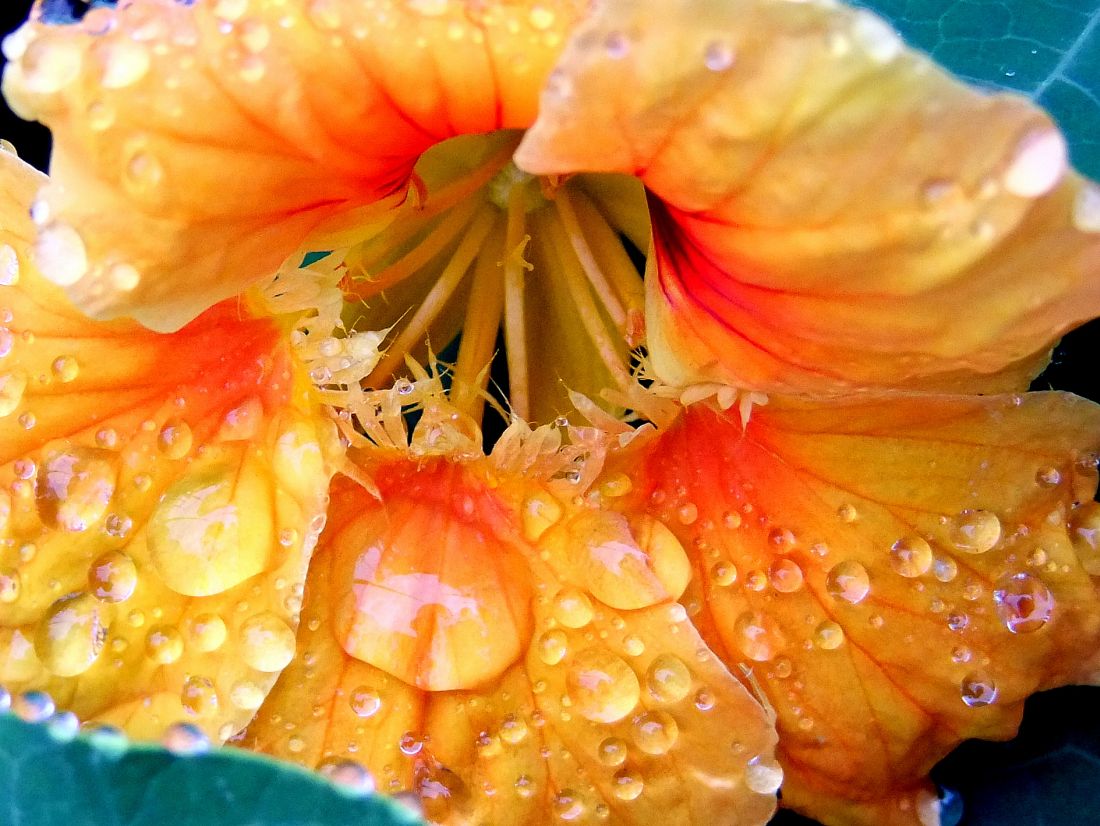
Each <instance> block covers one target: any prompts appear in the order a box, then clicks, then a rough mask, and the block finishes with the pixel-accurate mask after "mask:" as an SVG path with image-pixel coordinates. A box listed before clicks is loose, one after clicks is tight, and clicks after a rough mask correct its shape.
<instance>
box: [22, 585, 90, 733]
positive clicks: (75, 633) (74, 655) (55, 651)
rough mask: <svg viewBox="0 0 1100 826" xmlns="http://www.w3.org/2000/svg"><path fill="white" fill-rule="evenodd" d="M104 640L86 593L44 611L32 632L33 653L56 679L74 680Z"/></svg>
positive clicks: (69, 598) (68, 597) (71, 597)
mask: <svg viewBox="0 0 1100 826" xmlns="http://www.w3.org/2000/svg"><path fill="white" fill-rule="evenodd" d="M106 640H107V625H106V622H105V618H104V615H103V608H102V607H101V604H100V603H99V602H98V601H97V600H96V599H95V598H94V597H92V596H90V595H89V594H81V593H76V594H70V595H69V596H66V597H62V598H61V599H59V600H58V601H57V602H55V603H54V604H53V605H51V606H50V607H49V609H48V610H47V611H46V614H45V616H44V617H43V618H42V620H41V621H40V622H39V623H38V628H37V629H36V631H35V635H34V650H35V653H36V654H37V655H38V659H39V660H41V661H42V664H43V665H44V666H46V668H48V669H49V670H50V671H51V672H53V674H55V675H56V676H58V677H75V676H77V675H78V674H83V673H84V672H85V671H87V670H88V669H89V668H91V667H92V664H93V663H94V662H95V661H96V658H97V657H99V654H100V652H101V651H102V650H103V644H104V642H106ZM51 713H52V712H51Z"/></svg>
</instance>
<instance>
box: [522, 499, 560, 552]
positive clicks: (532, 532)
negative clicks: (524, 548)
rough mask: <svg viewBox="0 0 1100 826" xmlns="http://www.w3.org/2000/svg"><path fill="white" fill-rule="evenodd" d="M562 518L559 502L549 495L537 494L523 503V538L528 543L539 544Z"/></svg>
mask: <svg viewBox="0 0 1100 826" xmlns="http://www.w3.org/2000/svg"><path fill="white" fill-rule="evenodd" d="M561 517H562V507H561V504H560V503H559V502H558V500H557V499H555V498H554V497H553V496H551V495H550V494H549V493H537V494H535V495H534V496H531V497H529V498H528V499H527V500H526V501H525V502H524V503H523V511H522V518H523V536H524V537H525V538H526V539H527V541H528V542H538V541H539V539H540V538H541V537H542V535H543V534H544V533H546V531H547V530H548V529H549V528H551V527H553V526H554V525H556V524H557V523H558V522H559V521H560V520H561Z"/></svg>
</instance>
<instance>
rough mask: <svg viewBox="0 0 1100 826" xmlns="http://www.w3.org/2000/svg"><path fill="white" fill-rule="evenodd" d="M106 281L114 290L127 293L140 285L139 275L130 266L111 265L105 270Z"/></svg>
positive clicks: (135, 269) (134, 268)
mask: <svg viewBox="0 0 1100 826" xmlns="http://www.w3.org/2000/svg"><path fill="white" fill-rule="evenodd" d="M107 281H108V282H109V283H110V285H111V286H112V287H114V288H115V289H116V290H118V291H120V292H124V293H128V292H132V291H133V290H135V289H136V288H137V285H138V284H140V283H141V273H140V272H138V270H137V268H136V267H133V266H131V265H130V264H112V265H111V266H109V267H108V268H107Z"/></svg>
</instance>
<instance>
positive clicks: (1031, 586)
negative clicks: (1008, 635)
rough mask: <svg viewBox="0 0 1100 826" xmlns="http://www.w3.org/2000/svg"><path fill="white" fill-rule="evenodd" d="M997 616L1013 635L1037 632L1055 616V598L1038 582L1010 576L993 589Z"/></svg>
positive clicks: (1038, 580)
mask: <svg viewBox="0 0 1100 826" xmlns="http://www.w3.org/2000/svg"><path fill="white" fill-rule="evenodd" d="M993 602H994V604H995V605H996V606H997V616H999V617H1000V618H1001V622H1003V623H1004V625H1005V628H1007V629H1008V630H1009V631H1011V632H1012V633H1013V634H1026V633H1029V632H1031V631H1038V630H1039V629H1040V628H1042V627H1043V626H1044V625H1046V624H1047V623H1048V622H1049V621H1050V618H1051V616H1052V615H1053V614H1054V595H1053V594H1051V592H1050V589H1049V588H1048V587H1047V586H1046V585H1045V584H1044V583H1043V581H1042V580H1041V579H1039V578H1038V577H1036V576H1032V575H1031V574H1028V573H1018V574H1009V575H1006V576H1003V577H1001V578H1000V579H998V580H997V582H996V583H995V584H994V586H993Z"/></svg>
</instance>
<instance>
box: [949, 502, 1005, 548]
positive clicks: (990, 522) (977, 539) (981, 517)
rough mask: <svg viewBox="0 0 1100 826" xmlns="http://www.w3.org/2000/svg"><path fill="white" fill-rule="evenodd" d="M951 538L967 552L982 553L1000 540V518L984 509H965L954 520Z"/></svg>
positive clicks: (956, 545)
mask: <svg viewBox="0 0 1100 826" xmlns="http://www.w3.org/2000/svg"><path fill="white" fill-rule="evenodd" d="M951 540H952V542H953V543H954V545H955V547H956V548H958V549H959V550H960V551H962V552H964V553H968V554H984V553H986V552H987V551H991V550H993V548H994V547H996V545H997V543H998V542H1000V541H1001V520H1000V519H998V518H997V515H996V514H994V513H991V512H990V511H986V510H967V511H963V512H962V513H961V514H959V516H958V518H957V519H956V521H955V525H954V530H953V531H952V534H951Z"/></svg>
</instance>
